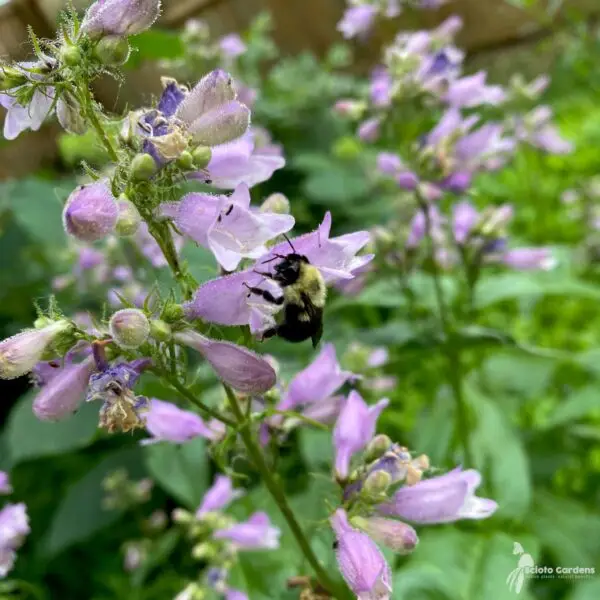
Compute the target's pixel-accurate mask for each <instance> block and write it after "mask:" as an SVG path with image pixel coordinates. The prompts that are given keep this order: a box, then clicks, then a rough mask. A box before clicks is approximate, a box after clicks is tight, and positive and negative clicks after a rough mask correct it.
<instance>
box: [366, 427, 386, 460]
mask: <svg viewBox="0 0 600 600" xmlns="http://www.w3.org/2000/svg"><path fill="white" fill-rule="evenodd" d="M391 446H392V440H391V439H390V438H389V437H388V436H387V435H385V434H383V433H380V434H379V435H376V436H375V437H374V438H373V439H372V440H371V441H370V442H369V445H368V446H367V449H366V450H365V461H366V462H372V461H374V460H377V459H378V458H379V457H381V456H383V455H384V454H385V453H386V452H387V451H388V450H389V449H390V448H391Z"/></svg>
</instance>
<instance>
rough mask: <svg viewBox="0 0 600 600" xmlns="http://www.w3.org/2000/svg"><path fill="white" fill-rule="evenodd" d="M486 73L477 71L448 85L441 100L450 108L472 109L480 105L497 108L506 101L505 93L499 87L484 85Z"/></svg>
mask: <svg viewBox="0 0 600 600" xmlns="http://www.w3.org/2000/svg"><path fill="white" fill-rule="evenodd" d="M486 78H487V73H486V72H485V71H479V72H478V73H475V75H469V76H466V77H462V78H460V79H456V80H454V81H452V82H451V83H450V86H449V87H448V91H447V92H446V94H445V95H444V97H443V100H444V101H445V102H446V103H448V104H449V105H450V106H454V107H458V108H472V107H474V106H479V105H481V104H491V105H493V106H497V105H498V104H501V103H502V102H504V101H505V100H506V93H505V91H504V90H503V88H502V87H501V86H499V85H492V86H489V85H486V83H485V80H486Z"/></svg>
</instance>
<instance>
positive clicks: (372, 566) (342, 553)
mask: <svg viewBox="0 0 600 600" xmlns="http://www.w3.org/2000/svg"><path fill="white" fill-rule="evenodd" d="M330 521H331V527H332V528H333V531H334V532H335V536H336V539H337V548H336V551H335V552H336V557H337V562H338V566H339V568H340V572H341V573H342V576H343V578H344V580H345V581H346V583H347V584H348V587H349V588H350V589H351V590H352V591H353V592H354V593H355V594H356V596H357V598H358V599H359V600H389V599H390V598H391V594H392V572H391V569H390V566H389V565H388V563H387V561H386V560H385V557H384V556H383V554H382V553H381V551H380V550H379V548H378V547H377V545H376V544H375V542H373V540H372V539H371V538H370V537H369V536H368V535H367V534H366V533H362V532H360V531H357V530H356V529H354V528H353V527H352V526H351V525H350V523H348V517H347V515H346V512H345V511H344V510H343V509H341V508H339V509H338V510H336V511H335V513H334V514H333V516H332V517H331V519H330Z"/></svg>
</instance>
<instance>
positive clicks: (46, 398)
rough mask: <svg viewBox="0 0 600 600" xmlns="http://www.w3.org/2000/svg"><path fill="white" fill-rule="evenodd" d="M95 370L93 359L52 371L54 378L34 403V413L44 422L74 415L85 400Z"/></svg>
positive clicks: (49, 380) (40, 392) (47, 382)
mask: <svg viewBox="0 0 600 600" xmlns="http://www.w3.org/2000/svg"><path fill="white" fill-rule="evenodd" d="M94 370H95V364H94V360H93V358H91V357H89V358H86V359H85V360H84V361H83V362H81V363H78V364H74V363H71V364H66V365H65V366H63V367H60V368H54V369H53V370H52V373H51V375H52V377H51V378H50V379H48V378H47V381H46V383H45V385H44V386H43V387H42V389H41V390H40V391H39V392H38V394H37V396H36V397H35V399H34V401H33V412H34V413H35V416H36V417H37V418H38V419H41V420H42V421H59V420H60V419H64V418H65V417H68V416H70V415H71V414H73V413H74V412H75V411H76V410H77V408H78V407H79V405H80V404H81V403H82V402H83V401H84V399H85V392H86V389H87V386H88V382H89V379H90V376H91V375H92V373H93V372H94Z"/></svg>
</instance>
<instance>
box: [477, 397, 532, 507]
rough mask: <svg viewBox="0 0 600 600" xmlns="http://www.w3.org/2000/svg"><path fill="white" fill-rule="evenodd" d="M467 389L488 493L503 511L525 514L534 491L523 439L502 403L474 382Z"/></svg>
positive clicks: (481, 468)
mask: <svg viewBox="0 0 600 600" xmlns="http://www.w3.org/2000/svg"><path fill="white" fill-rule="evenodd" d="M465 392H466V397H467V399H468V400H469V403H470V405H471V407H472V410H473V412H474V414H475V417H476V427H475V428H474V430H473V431H472V432H471V442H472V446H473V451H474V454H475V459H476V462H477V466H478V468H479V470H480V471H484V482H485V488H486V493H487V494H488V495H489V496H490V497H491V498H492V499H494V500H495V501H496V502H498V504H499V508H498V514H499V515H502V516H504V517H511V518H519V517H520V518H522V517H524V516H525V515H526V514H527V511H528V509H529V505H530V502H531V492H532V482H531V473H530V467H529V458H528V456H527V453H526V452H525V448H524V447H523V443H522V441H521V439H520V437H519V435H518V433H517V432H516V431H515V430H514V428H513V427H512V425H511V424H510V423H509V422H508V420H507V418H506V415H505V412H504V410H502V408H501V407H499V406H498V405H497V404H496V403H495V402H493V401H492V400H491V399H489V398H487V397H486V396H484V395H483V394H482V393H481V392H480V391H479V390H478V389H477V388H476V387H475V386H474V385H467V386H465ZM488 490H489V491H488Z"/></svg>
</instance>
